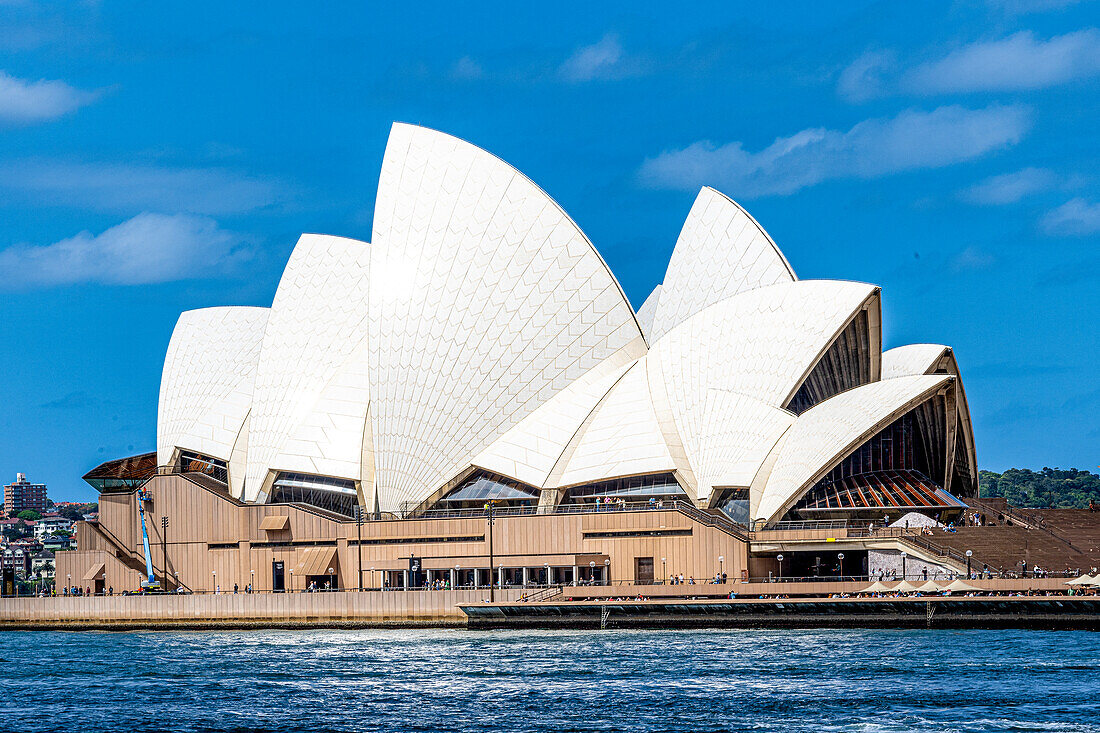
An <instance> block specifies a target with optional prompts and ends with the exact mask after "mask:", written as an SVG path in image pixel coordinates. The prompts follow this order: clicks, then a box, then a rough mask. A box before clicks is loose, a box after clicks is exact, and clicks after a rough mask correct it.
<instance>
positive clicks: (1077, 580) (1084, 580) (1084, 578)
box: [1066, 575, 1097, 585]
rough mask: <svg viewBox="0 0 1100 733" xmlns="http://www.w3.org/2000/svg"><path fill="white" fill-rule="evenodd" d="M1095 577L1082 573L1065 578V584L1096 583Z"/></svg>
mask: <svg viewBox="0 0 1100 733" xmlns="http://www.w3.org/2000/svg"><path fill="white" fill-rule="evenodd" d="M1096 581H1097V579H1096V578H1094V577H1092V576H1091V575H1082V576H1081V577H1080V578H1074V579H1073V580H1067V581H1066V585H1096Z"/></svg>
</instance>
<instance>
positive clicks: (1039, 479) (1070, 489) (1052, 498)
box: [978, 467, 1100, 509]
mask: <svg viewBox="0 0 1100 733" xmlns="http://www.w3.org/2000/svg"><path fill="white" fill-rule="evenodd" d="M978 485H979V495H980V496H984V497H1004V498H1005V499H1007V500H1008V503H1009V504H1011V505H1012V506H1018V507H1027V508H1035V509H1038V508H1052V509H1083V508H1085V507H1087V506H1088V505H1089V501H1090V500H1091V501H1094V502H1096V503H1098V504H1100V476H1098V475H1096V474H1095V473H1091V472H1089V471H1079V470H1078V469H1076V468H1069V469H1061V468H1047V467H1044V468H1043V470H1042V471H1032V470H1030V469H1027V468H1010V469H1008V470H1007V471H1005V472H1004V473H995V472H993V471H979V474H978Z"/></svg>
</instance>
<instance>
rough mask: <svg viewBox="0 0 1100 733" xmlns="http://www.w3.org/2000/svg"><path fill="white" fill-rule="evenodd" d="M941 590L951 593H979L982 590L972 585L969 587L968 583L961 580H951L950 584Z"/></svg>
mask: <svg viewBox="0 0 1100 733" xmlns="http://www.w3.org/2000/svg"><path fill="white" fill-rule="evenodd" d="M943 590H949V591H951V592H952V593H965V592H967V591H972V590H978V591H980V590H982V589H981V588H977V587H975V586H973V585H970V584H969V583H967V582H964V581H962V580H952V581H951V582H950V583H948V584H947V585H946V586H944V588H943Z"/></svg>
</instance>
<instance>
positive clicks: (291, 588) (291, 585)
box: [290, 568, 294, 593]
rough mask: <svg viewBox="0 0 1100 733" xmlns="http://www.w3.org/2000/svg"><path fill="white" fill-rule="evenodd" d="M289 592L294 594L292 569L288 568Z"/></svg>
mask: <svg viewBox="0 0 1100 733" xmlns="http://www.w3.org/2000/svg"><path fill="white" fill-rule="evenodd" d="M290 592H291V593H293V592H294V568H290Z"/></svg>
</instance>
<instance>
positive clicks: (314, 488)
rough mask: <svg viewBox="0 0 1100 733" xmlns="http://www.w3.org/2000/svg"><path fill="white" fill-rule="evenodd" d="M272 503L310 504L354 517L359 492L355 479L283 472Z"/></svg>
mask: <svg viewBox="0 0 1100 733" xmlns="http://www.w3.org/2000/svg"><path fill="white" fill-rule="evenodd" d="M271 503H273V504H287V503H297V504H309V505H310V506H315V507H317V508H318V509H324V510H325V511H328V512H333V513H335V514H342V515H344V516H347V517H353V516H355V507H356V505H357V504H358V503H359V494H358V492H357V491H356V490H355V482H354V481H352V480H350V479H345V478H335V477H333V476H314V475H311V474H308V473H290V472H283V473H280V474H279V475H278V476H277V477H276V478H275V483H274V485H273V486H272V490H271Z"/></svg>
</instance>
